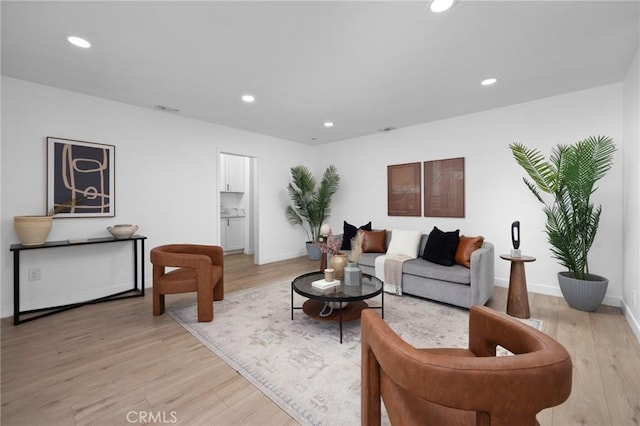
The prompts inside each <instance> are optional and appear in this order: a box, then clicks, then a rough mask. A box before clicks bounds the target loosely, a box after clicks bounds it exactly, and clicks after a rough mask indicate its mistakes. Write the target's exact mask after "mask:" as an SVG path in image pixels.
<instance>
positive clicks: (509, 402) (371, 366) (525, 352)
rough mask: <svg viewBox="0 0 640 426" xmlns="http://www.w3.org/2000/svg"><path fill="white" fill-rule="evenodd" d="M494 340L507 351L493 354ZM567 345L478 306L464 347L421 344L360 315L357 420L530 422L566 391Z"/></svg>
mask: <svg viewBox="0 0 640 426" xmlns="http://www.w3.org/2000/svg"><path fill="white" fill-rule="evenodd" d="M498 345H500V346H502V347H504V348H506V349H508V350H509V351H511V352H512V353H514V355H513V356H503V357H496V348H497V346H498ZM571 381H572V366H571V358H570V357H569V354H568V352H567V351H566V349H565V348H564V347H563V346H562V345H561V344H560V343H558V342H557V341H555V340H554V339H552V338H551V337H549V336H547V335H546V334H544V333H542V332H540V331H538V330H535V329H533V328H532V327H529V326H527V325H525V324H523V323H521V322H520V321H518V320H515V319H512V318H509V317H506V316H505V315H502V314H499V313H497V312H495V311H493V310H492V309H490V308H487V307H484V306H479V305H477V306H473V307H472V308H471V310H470V312H469V348H468V349H460V348H436V349H419V348H415V347H413V346H411V345H409V344H408V343H407V342H405V341H404V340H402V339H401V338H400V337H399V336H398V335H397V334H396V333H395V332H394V331H393V330H392V329H391V328H390V327H389V325H388V324H387V323H386V322H385V321H384V320H382V319H381V318H380V317H379V316H378V315H377V313H375V312H374V311H372V310H366V311H363V312H362V424H363V425H378V424H380V421H381V418H380V416H381V407H380V399H381V398H382V399H383V400H384V404H385V408H386V410H387V413H388V415H389V419H390V420H391V423H392V424H393V425H404V424H461V425H462V424H477V425H494V426H495V425H515V424H517V425H535V424H537V421H536V417H535V416H536V414H537V413H538V412H540V411H541V410H542V409H544V408H547V407H552V406H555V405H558V404H561V403H562V402H564V401H565V400H566V399H567V398H568V397H569V395H570V393H571Z"/></svg>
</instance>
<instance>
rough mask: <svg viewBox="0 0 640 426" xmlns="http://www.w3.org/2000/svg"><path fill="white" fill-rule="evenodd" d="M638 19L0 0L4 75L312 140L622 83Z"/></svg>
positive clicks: (366, 7) (564, 8) (589, 5)
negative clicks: (81, 44)
mask: <svg viewBox="0 0 640 426" xmlns="http://www.w3.org/2000/svg"><path fill="white" fill-rule="evenodd" d="M639 22H640V2H639V1H621V2H616V1H540V0H536V1H472V0H467V1H459V2H458V3H457V4H456V5H455V6H454V8H453V9H451V10H450V11H448V12H445V13H442V14H438V15H436V14H433V13H431V12H430V11H429V10H428V4H427V1H410V2H399V1H374V2H364V1H350V2H347V1H343V2H328V1H319V2H313V1H289V2H273V1H258V2H241V1H231V2H220V1H196V2H185V1H174V2H164V1H141V2H98V1H71V2H56V1H45V2H31V1H3V2H2V74H3V75H6V76H10V77H15V78H19V79H23V80H28V81H33V82H36V83H41V84H45V85H50V86H55V87H60V88H64V89H68V90H72V91H75V92H80V93H85V94H88V95H93V96H98V97H102V98H107V99H112V100H116V101H120V102H124V103H128V104H133V105H138V106H141V107H148V108H154V107H155V106H156V105H165V106H170V107H174V108H177V109H179V110H180V111H179V112H178V113H177V114H179V115H183V116H186V117H192V118H196V119H200V120H204V121H208V122H213V123H218V124H222V125H225V126H230V127H235V128H238V129H244V130H248V131H251V132H257V133H261V134H265V135H271V136H275V137H279V138H284V139H289V140H293V141H297V142H302V143H308V144H317V143H326V142H330V141H337V140H342V139H347V138H351V137H356V136H360V135H366V134H371V133H375V132H377V131H379V129H382V128H386V127H389V126H392V127H396V128H399V127H405V126H410V125H414V124H418V123H424V122H428V121H433V120H438V119H442V118H446V117H452V116H457V115H462V114H467V113H472V112H476V111H482V110H487V109H491V108H496V107H499V106H504V105H510V104H515V103H520V102H525V101H529V100H533V99H538V98H543V97H548V96H553V95H557V94H562V93H567V92H571V91H576V90H581V89H585V88H590V87H595V86H599V85H605V84H610V83H615V82H620V81H622V80H623V78H624V74H625V72H626V71H627V69H628V68H629V65H630V63H631V61H632V59H633V56H634V54H635V53H636V52H637V51H638V41H639V27H640V24H639ZM69 35H78V36H81V37H84V38H86V39H87V40H89V41H90V42H91V43H92V45H93V46H92V47H91V49H79V48H77V47H74V46H72V45H70V44H69V43H68V42H67V41H66V38H67V36H69ZM489 76H495V77H498V78H499V82H498V84H496V85H495V86H491V87H482V86H480V84H479V82H480V80H482V79H484V78H485V77H489ZM245 93H251V94H253V95H255V96H256V99H257V100H256V102H255V103H254V104H250V105H248V104H244V103H243V102H242V101H241V100H240V97H241V95H243V94H245ZM167 114H169V113H167ZM174 114H175V113H174ZM325 121H333V122H335V126H334V127H333V128H330V129H328V128H324V127H323V123H324V122H325ZM314 138H315V140H314Z"/></svg>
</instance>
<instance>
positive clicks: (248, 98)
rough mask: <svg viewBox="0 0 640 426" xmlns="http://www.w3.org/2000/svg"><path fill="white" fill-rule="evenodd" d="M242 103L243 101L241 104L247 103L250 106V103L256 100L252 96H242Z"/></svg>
mask: <svg viewBox="0 0 640 426" xmlns="http://www.w3.org/2000/svg"><path fill="white" fill-rule="evenodd" d="M242 101H243V102H246V103H248V104H250V103H252V102H255V101H256V98H255V96H253V95H243V96H242Z"/></svg>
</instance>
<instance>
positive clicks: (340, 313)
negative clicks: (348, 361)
mask: <svg viewBox="0 0 640 426" xmlns="http://www.w3.org/2000/svg"><path fill="white" fill-rule="evenodd" d="M338 303H340V344H342V308H343V306H342V302H338Z"/></svg>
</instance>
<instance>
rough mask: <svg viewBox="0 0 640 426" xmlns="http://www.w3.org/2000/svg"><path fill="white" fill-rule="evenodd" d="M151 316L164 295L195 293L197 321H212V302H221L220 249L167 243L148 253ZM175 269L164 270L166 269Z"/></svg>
mask: <svg viewBox="0 0 640 426" xmlns="http://www.w3.org/2000/svg"><path fill="white" fill-rule="evenodd" d="M151 263H152V264H153V314H154V315H161V314H162V313H163V312H164V297H165V295H166V294H176V293H186V292H194V291H195V292H197V300H198V321H201V322H202V321H211V320H213V301H214V300H222V299H224V256H223V251H222V248H221V247H219V246H208V245H197V244H168V245H164V246H159V247H155V248H154V249H153V250H151ZM168 267H171V268H177V269H174V270H171V271H169V272H168V271H167V269H166V268H168Z"/></svg>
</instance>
